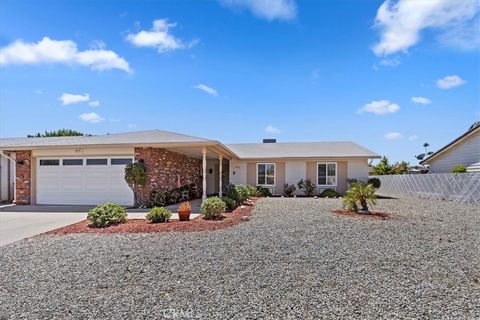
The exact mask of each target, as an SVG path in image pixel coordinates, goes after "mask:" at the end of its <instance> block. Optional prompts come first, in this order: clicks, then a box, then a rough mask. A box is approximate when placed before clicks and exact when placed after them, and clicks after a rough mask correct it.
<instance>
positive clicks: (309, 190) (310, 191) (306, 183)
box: [297, 179, 315, 197]
mask: <svg viewBox="0 0 480 320" xmlns="http://www.w3.org/2000/svg"><path fill="white" fill-rule="evenodd" d="M297 186H298V189H300V190H302V191H303V193H304V194H305V195H306V196H307V197H311V196H313V195H314V194H315V184H313V182H312V181H311V180H310V179H306V180H303V179H301V180H300V181H298V183H297Z"/></svg>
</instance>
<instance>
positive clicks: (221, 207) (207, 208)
mask: <svg viewBox="0 0 480 320" xmlns="http://www.w3.org/2000/svg"><path fill="white" fill-rule="evenodd" d="M225 208H226V205H225V202H223V200H222V199H220V198H219V197H210V198H207V199H205V200H204V201H203V202H202V205H201V206H200V210H201V212H202V213H203V214H204V215H205V219H212V220H213V219H218V218H219V217H221V215H222V213H223V212H224V211H225Z"/></svg>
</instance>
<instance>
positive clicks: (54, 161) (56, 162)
mask: <svg viewBox="0 0 480 320" xmlns="http://www.w3.org/2000/svg"><path fill="white" fill-rule="evenodd" d="M40 165H41V166H59V165H60V160H58V159H45V160H40Z"/></svg>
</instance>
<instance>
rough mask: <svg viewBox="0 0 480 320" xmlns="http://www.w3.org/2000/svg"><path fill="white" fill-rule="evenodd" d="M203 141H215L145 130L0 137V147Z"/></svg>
mask: <svg viewBox="0 0 480 320" xmlns="http://www.w3.org/2000/svg"><path fill="white" fill-rule="evenodd" d="M202 142H203V143H205V142H216V141H213V140H208V139H204V138H198V137H193V136H188V135H184V134H179V133H174V132H169V131H163V130H146V131H137V132H127V133H114V134H107V135H99V136H74V137H46V138H0V149H9V148H30V147H32V148H35V147H62V146H95V145H129V144H162V143H164V144H168V143H185V144H188V143H202Z"/></svg>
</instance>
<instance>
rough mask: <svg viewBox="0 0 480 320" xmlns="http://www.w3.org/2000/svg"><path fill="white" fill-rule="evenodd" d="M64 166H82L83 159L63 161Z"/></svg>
mask: <svg viewBox="0 0 480 320" xmlns="http://www.w3.org/2000/svg"><path fill="white" fill-rule="evenodd" d="M62 164H63V165H64V166H82V165H83V159H63V160H62Z"/></svg>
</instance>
